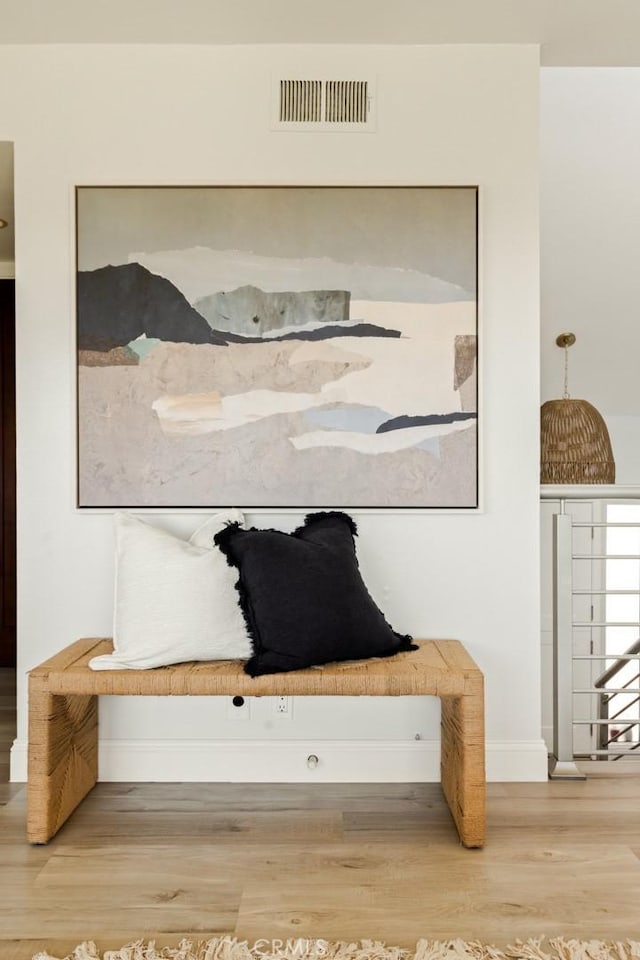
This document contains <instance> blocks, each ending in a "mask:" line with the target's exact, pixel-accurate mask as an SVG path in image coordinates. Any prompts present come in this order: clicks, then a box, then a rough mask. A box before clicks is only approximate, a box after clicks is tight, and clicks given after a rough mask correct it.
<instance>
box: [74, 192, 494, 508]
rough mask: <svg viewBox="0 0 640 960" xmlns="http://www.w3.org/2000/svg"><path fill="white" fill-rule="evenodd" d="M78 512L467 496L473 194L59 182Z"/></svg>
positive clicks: (410, 504)
mask: <svg viewBox="0 0 640 960" xmlns="http://www.w3.org/2000/svg"><path fill="white" fill-rule="evenodd" d="M76 230H77V246H76V250H77V288H76V289H77V364H78V368H77V369H78V378H77V415H78V506H80V507H134V508H135V507H165V508H184V507H214V506H227V505H235V506H241V507H245V508H252V507H253V508H255V509H262V508H306V507H327V506H335V507H350V508H353V509H357V508H363V509H364V508H385V509H389V508H474V507H476V506H477V505H478V454H477V447H478V442H477V441H478V402H477V400H478V389H477V333H478V329H477V327H478V266H477V264H478V191H477V188H476V187H421V186H416V187H386V186H384V187H325V186H319V187H310V186H296V187H259V186H248V187H247V186H243V187H235V186H202V187H138V186H132V187H104V186H82V187H77V188H76Z"/></svg>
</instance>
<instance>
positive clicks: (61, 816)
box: [27, 676, 98, 843]
mask: <svg viewBox="0 0 640 960" xmlns="http://www.w3.org/2000/svg"><path fill="white" fill-rule="evenodd" d="M97 779H98V698H97V697H96V696H63V695H58V694H52V693H49V691H48V689H47V678H46V677H43V676H32V677H30V678H29V772H28V785H27V811H28V812H27V837H28V839H29V842H30V843H47V841H48V840H50V839H51V837H53V836H54V835H55V834H56V833H57V832H58V830H59V829H60V827H61V826H62V824H63V823H64V822H65V820H66V819H67V818H68V817H69V815H70V814H71V813H72V812H73V811H74V810H75V808H76V807H77V806H78V804H79V803H81V801H82V800H83V799H84V798H85V797H86V795H87V794H88V793H89V791H90V790H91V788H92V787H93V786H94V785H95V783H96V780H97Z"/></svg>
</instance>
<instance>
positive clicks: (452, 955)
mask: <svg viewBox="0 0 640 960" xmlns="http://www.w3.org/2000/svg"><path fill="white" fill-rule="evenodd" d="M33 960H640V941H639V940H620V941H616V940H565V939H563V938H562V937H554V938H550V939H549V940H546V939H545V938H544V937H540V938H539V939H534V940H516V941H515V942H514V943H513V944H511V945H509V946H508V947H506V948H505V949H503V950H499V949H497V948H496V947H493V946H490V945H488V944H483V943H480V942H479V941H477V940H470V941H468V940H419V941H418V943H417V945H416V948H415V950H405V949H403V948H402V947H388V946H386V945H385V944H384V943H380V942H379V941H377V940H359V941H357V942H355V943H348V942H346V941H329V940H305V939H303V938H300V939H291V940H255V941H253V943H250V942H249V941H246V940H237V939H235V938H234V937H216V938H215V939H213V940H207V941H202V940H201V941H198V940H182V941H181V942H180V943H179V944H178V946H177V947H156V945H155V941H153V940H150V941H148V942H146V941H144V940H136V941H135V942H133V943H128V944H127V945H126V946H124V947H120V948H119V949H118V950H104V951H100V950H98V949H97V948H96V945H95V943H93V942H92V941H90V940H89V941H86V942H85V943H81V944H80V945H79V946H77V947H76V948H75V950H74V951H73V952H72V953H70V954H69V955H68V956H67V957H65V958H61V957H53V956H52V955H51V954H49V953H47V952H46V951H45V952H44V953H42V952H41V953H37V954H35V956H34V958H33Z"/></svg>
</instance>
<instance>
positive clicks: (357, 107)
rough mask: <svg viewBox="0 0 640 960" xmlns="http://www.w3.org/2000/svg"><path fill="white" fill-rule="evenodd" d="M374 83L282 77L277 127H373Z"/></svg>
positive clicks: (278, 85) (275, 114)
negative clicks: (284, 78) (288, 78)
mask: <svg viewBox="0 0 640 960" xmlns="http://www.w3.org/2000/svg"><path fill="white" fill-rule="evenodd" d="M372 105H373V83H372V81H371V80H370V79H367V80H315V79H313V80H312V79H306V80H282V79H279V80H277V81H276V82H275V84H274V107H275V109H274V111H273V124H272V128H273V129H274V130H331V129H334V130H337V129H339V130H365V131H371V130H372V129H373V110H372Z"/></svg>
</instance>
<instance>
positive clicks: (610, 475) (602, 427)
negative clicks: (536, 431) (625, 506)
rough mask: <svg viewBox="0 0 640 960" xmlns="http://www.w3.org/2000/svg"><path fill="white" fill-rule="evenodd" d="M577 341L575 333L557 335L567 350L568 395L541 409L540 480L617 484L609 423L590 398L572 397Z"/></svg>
mask: <svg viewBox="0 0 640 960" xmlns="http://www.w3.org/2000/svg"><path fill="white" fill-rule="evenodd" d="M575 342H576V338H575V334H573V333H561V334H560V335H559V336H558V337H556V343H557V345H558V346H559V347H562V348H563V349H564V394H563V397H562V400H547V402H546V403H543V404H542V409H541V410H540V443H541V457H540V483H615V479H616V465H615V462H614V459H613V452H612V450H611V441H610V440H609V431H608V430H607V425H606V423H605V422H604V420H603V419H602V417H601V416H600V414H599V413H598V411H597V410H596V408H595V407H594V406H592V405H591V404H590V403H587V401H586V400H572V399H571V398H570V396H569V347H571V346H573V344H574V343H575Z"/></svg>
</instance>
